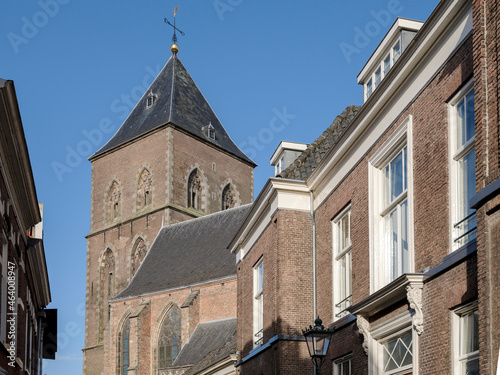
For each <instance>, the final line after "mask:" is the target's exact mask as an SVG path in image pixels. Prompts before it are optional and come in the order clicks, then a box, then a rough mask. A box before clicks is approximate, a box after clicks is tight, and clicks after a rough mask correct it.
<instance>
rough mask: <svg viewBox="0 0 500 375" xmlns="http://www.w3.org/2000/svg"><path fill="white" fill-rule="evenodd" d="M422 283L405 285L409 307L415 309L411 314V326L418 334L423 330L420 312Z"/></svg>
mask: <svg viewBox="0 0 500 375" xmlns="http://www.w3.org/2000/svg"><path fill="white" fill-rule="evenodd" d="M422 292H423V285H422V284H417V285H415V284H411V285H408V286H407V287H406V295H407V298H408V303H409V304H410V308H411V309H413V310H414V311H415V313H414V314H413V316H412V323H413V328H415V331H416V332H417V334H418V335H419V336H420V335H421V334H422V332H424V314H423V312H422Z"/></svg>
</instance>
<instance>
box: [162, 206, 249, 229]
mask: <svg viewBox="0 0 500 375" xmlns="http://www.w3.org/2000/svg"><path fill="white" fill-rule="evenodd" d="M252 204H253V203H247V204H242V205H241V206H238V207H233V208H228V209H226V210H221V211H217V212H212V213H210V214H206V215H203V216H200V217H195V218H192V219H189V220H184V221H181V222H179V223H172V224H168V225H165V226H164V227H162V228H161V229H160V230H159V231H158V235H157V236H159V235H160V232H162V231H163V230H164V229H167V228H178V227H181V226H185V225H188V224H190V223H192V222H193V221H194V220H197V222H199V221H202V220H205V219H207V218H208V219H210V218H213V217H215V216H217V215H222V214H227V213H228V212H232V211H235V210H240V209H242V208H245V207H247V206H250V205H252Z"/></svg>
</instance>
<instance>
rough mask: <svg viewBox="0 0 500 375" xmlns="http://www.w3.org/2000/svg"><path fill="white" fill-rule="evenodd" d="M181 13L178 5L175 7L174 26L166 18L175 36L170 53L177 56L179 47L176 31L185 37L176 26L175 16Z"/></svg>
mask: <svg viewBox="0 0 500 375" xmlns="http://www.w3.org/2000/svg"><path fill="white" fill-rule="evenodd" d="M178 11H179V6H178V5H177V6H176V7H175V9H174V10H173V11H172V13H173V14H174V24H173V25H172V24H171V23H170V22H169V21H168V20H167V19H166V18H165V20H164V21H165V23H166V24H168V25H170V26H172V27H173V28H174V36H173V37H172V45H171V46H170V51H172V53H173V54H174V55H175V54H176V53H177V52H179V46H178V45H177V35H176V34H175V32H176V31H178V32H180V33H181V35H185V34H184V32H183V31H181V30H179V29H178V28H177V27H176V26H175V15H176V14H177V12H178Z"/></svg>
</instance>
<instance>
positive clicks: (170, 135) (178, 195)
mask: <svg viewBox="0 0 500 375" xmlns="http://www.w3.org/2000/svg"><path fill="white" fill-rule="evenodd" d="M173 52H174V51H173ZM89 160H90V161H91V162H92V189H91V191H92V199H91V229H90V233H89V234H88V235H87V286H86V288H87V293H86V323H85V348H84V349H83V351H84V374H99V375H100V374H101V373H106V374H108V373H109V374H111V373H113V374H115V373H117V371H119V370H118V368H116V366H115V365H114V362H113V361H114V359H111V358H112V357H113V355H114V354H113V353H115V347H116V339H117V336H116V335H115V329H116V324H118V323H119V322H118V321H115V320H113V319H115V318H116V317H118V319H120V318H121V317H122V315H123V313H124V311H125V310H127V309H132V310H133V311H136V310H137V309H138V308H139V307H138V305H139V304H141V303H142V297H141V298H139V299H137V300H135V299H132V300H131V302H130V306H129V305H127V304H128V302H127V303H126V305H127V308H126V309H125V310H123V308H122V307H123V306H122V305H120V304H114V305H112V304H111V303H110V301H111V300H112V298H114V297H116V296H117V295H118V294H119V293H120V292H122V291H123V290H124V289H125V288H126V287H127V286H128V285H129V283H130V282H131V280H132V279H133V277H134V275H135V274H136V273H137V272H138V269H139V268H140V266H141V263H142V261H143V259H144V258H145V257H146V255H147V254H148V252H149V249H150V248H151V246H152V245H153V243H154V242H155V241H157V240H158V235H159V232H160V229H161V228H163V227H165V226H168V225H170V224H175V223H180V222H183V221H186V220H190V219H193V218H200V217H204V216H205V215H207V214H212V213H216V212H218V211H221V210H226V209H229V208H233V207H240V206H242V205H244V204H247V203H250V202H252V200H253V168H254V167H255V164H254V163H253V162H252V161H251V160H250V159H249V158H248V157H247V156H246V155H245V154H244V153H243V152H242V151H241V150H240V149H239V148H238V147H237V146H236V145H235V144H234V143H233V141H232V140H231V138H230V137H229V135H228V134H227V132H226V130H225V129H224V127H223V126H222V124H221V123H220V121H219V120H218V118H217V116H216V115H215V113H214V112H213V110H212V109H211V107H210V105H209V104H208V102H207V101H206V99H205V98H204V96H203V94H202V93H201V92H200V91H199V89H198V87H197V86H196V84H195V83H194V81H193V79H192V78H191V76H190V75H189V73H188V72H187V70H186V68H185V67H184V65H183V64H182V62H181V61H180V59H179V58H178V56H177V54H176V53H175V52H174V54H173V55H172V57H171V58H170V59H169V61H168V62H167V64H166V65H165V67H164V68H163V70H162V71H161V72H160V73H159V75H158V77H156V79H155V80H154V82H153V83H152V84H151V86H150V87H149V88H148V90H147V92H146V93H145V94H144V96H143V97H142V98H141V100H140V101H139V102H138V103H137V105H136V107H135V108H134V109H133V110H132V112H131V113H130V114H129V116H128V117H127V119H126V120H125V122H124V123H123V125H122V126H121V127H120V129H119V130H118V131H117V133H116V134H115V135H114V136H113V138H112V139H111V140H110V141H109V142H108V143H107V144H105V145H104V146H103V147H102V148H101V149H100V150H99V151H98V152H96V154H94V155H93V156H91V157H90V159H89ZM188 251H191V252H195V251H196V248H192V249H188ZM232 268H233V269H232V270H231V272H230V271H229V270H226V271H227V272H226V274H224V277H228V275H229V274H231V275H232V277H234V274H235V270H234V262H232ZM168 277H169V276H168V275H166V276H165V278H168ZM202 281H203V282H212V281H211V280H209V279H207V278H203V277H201V278H199V280H192V281H191V284H193V285H195V284H196V285H198V284H200V283H201V282H202ZM231 283H233V284H234V280H233V281H227V282H225V285H226V287H225V288H224V290H225V292H224V293H229V295H232V296H233V297H232V298H233V300H234V301H235V299H236V296H235V291H233V289H234V288H232V287H230V285H231ZM191 284H189V283H188V284H182V283H181V284H175V288H179V287H181V286H182V287H183V288H184V289H183V290H182V292H180V291H176V292H175V298H174V295H172V296H171V295H170V294H171V293H167V294H164V295H161V296H158V298H156V297H155V298H153V297H151V301H152V302H151V304H150V305H148V307H141V309H144V313H147V314H150V316H151V319H156V318H158V314H159V313H160V311H162V309H163V308H164V307H165V306H174V305H176V306H177V305H178V307H179V308H180V306H181V305H182V304H183V302H184V299H185V298H187V295H189V293H190V288H191V286H192V285H191ZM207 288H208V289H206V288H205V289H204V288H201V287H200V290H209V289H210V288H209V287H207ZM167 289H168V288H167ZM153 291H154V292H158V290H149V291H144V290H143V291H142V292H141V293H142V294H144V293H146V294H147V293H151V292H153ZM164 291H165V290H163V289H162V292H164ZM165 293H166V292H165ZM186 293H187V295H186ZM206 293H208V294H210V293H212V292H206ZM206 293H201V295H200V298H198V299H197V301H198V300H201V301H206V298H207V297H206ZM129 297H131V296H128V297H127V298H129ZM133 297H137V295H134V296H133ZM148 298H149V297H148ZM221 298H224V297H221ZM203 303H205V302H203ZM113 306H115V307H116V310H115V309H114V308H113ZM141 306H145V305H141ZM122 310H123V311H122ZM188 310H189V309H188ZM127 311H129V310H127ZM141 311H142V310H141ZM182 311H185V309H184V310H182ZM199 313H200V314H202V316H200V317H199V321H200V322H201V321H206V320H207V319H209V318H210V319H212V320H216V319H225V318H229V317H235V315H236V312H235V303H233V304H228V303H224V308H223V309H220V310H218V311H217V313H216V314H214V315H210V314H209V313H207V312H206V310H205V309H201V310H200V312H199ZM137 314H138V313H137ZM155 314H156V315H155ZM183 314H184V312H183ZM132 315H133V314H132ZM137 316H138V315H137ZM160 318H161V319H163V318H164V315H162V316H161V317H160ZM141 319H144V318H143V316H142V315H141ZM190 319H191V318H190ZM193 319H194V318H193ZM197 319H198V318H197ZM197 319H194V320H193V322H197V321H198V320H197ZM210 319H209V320H210ZM184 321H186V319H184ZM137 322H139V320H137V319H135V320H134V319H130V324H132V325H133V324H139V323H137ZM141 322H142V323H141V324H145V323H144V320H141ZM152 322H153V321H152ZM193 324H194V323H193ZM195 326H196V325H195ZM195 326H192V327H191V328H187V326H186V327H185V326H183V336H182V339H183V341H182V342H186V341H187V339H188V338H189V337H190V334H191V333H192V332H193V329H194V328H195ZM141 327H142V326H141ZM142 330H143V328H141V331H142ZM149 330H151V334H152V335H153V334H157V332H156V331H154V327H153V326H151V327H149V328H148V329H147V330H145V331H143V332H149ZM148 337H149V335H148ZM112 340H115V341H112ZM131 340H132V338H131ZM141 340H146V338H145V337H142V338H141ZM141 342H142V341H141ZM131 343H132V341H131ZM147 347H148V348H149V349H148V350H150V352H149V354H148V355H146V356H144V355H143V354H144V353H143V350H144V348H143V347H141V348H142V349H141V358H144V359H143V361H144V362H142V363H141V366H145V367H147V368H149V366H152V368H156V367H154V366H153V365H152V362H151V361H150V360H149V359H148V358H152V357H153V356H154V354H153V352H151V351H152V350H155V349H154V348H153V346H151V345H149V344H148V346H147ZM130 354H131V355H132V354H133V353H132V351H131V352H130ZM131 358H132V357H131ZM131 363H132V362H131ZM111 364H113V365H111ZM140 368H142V367H140ZM140 368H139V369H140ZM110 371H111V372H110ZM135 371H136V372H132V371H129V374H132V373H134V374H136V373H137V374H139V373H144V372H142V370H137V368H136V370H135ZM137 371H139V372H137ZM120 373H121V372H120Z"/></svg>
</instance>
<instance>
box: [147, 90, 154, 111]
mask: <svg viewBox="0 0 500 375" xmlns="http://www.w3.org/2000/svg"><path fill="white" fill-rule="evenodd" d="M155 102H156V95H155V94H153V93H152V92H150V93H149V95H148V97H147V100H146V108H151V107H152V106H153V105H154V104H155Z"/></svg>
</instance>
